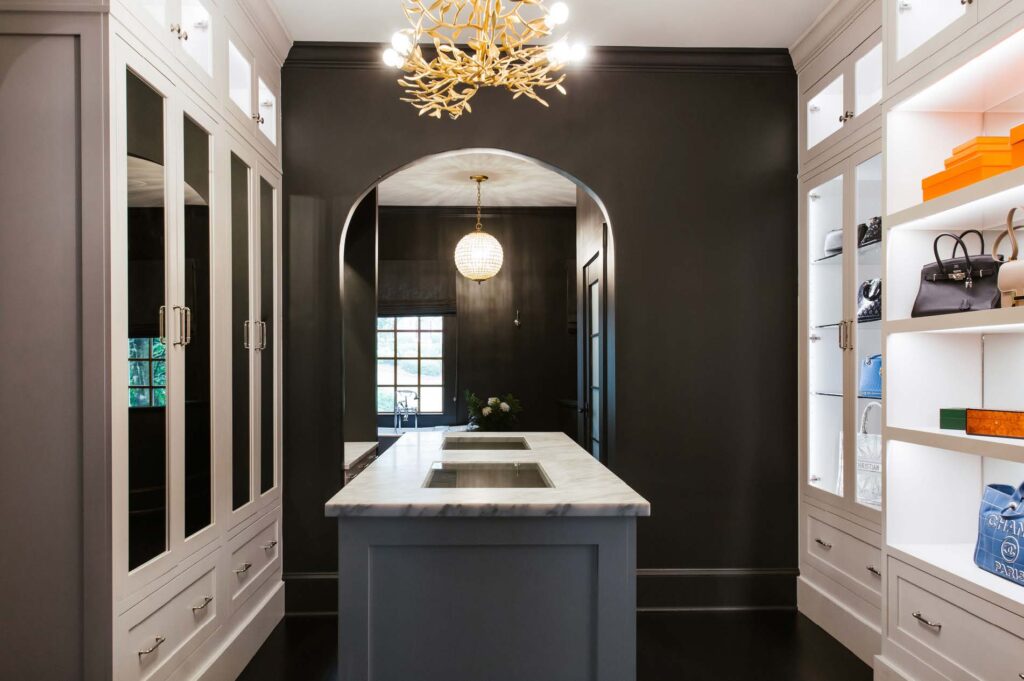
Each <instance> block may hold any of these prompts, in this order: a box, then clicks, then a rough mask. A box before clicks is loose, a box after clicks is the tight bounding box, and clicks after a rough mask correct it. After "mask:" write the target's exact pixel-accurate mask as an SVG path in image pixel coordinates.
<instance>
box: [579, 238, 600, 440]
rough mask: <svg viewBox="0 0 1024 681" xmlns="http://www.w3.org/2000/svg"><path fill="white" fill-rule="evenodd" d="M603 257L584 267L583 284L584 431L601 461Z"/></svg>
mask: <svg viewBox="0 0 1024 681" xmlns="http://www.w3.org/2000/svg"><path fill="white" fill-rule="evenodd" d="M602 257H603V254H601V253H599V254H598V255H597V256H595V257H594V259H593V260H591V261H590V262H589V263H588V264H587V266H586V267H584V268H583V285H584V287H585V288H584V291H585V297H584V304H585V306H586V307H585V312H584V314H585V315H586V328H585V331H586V334H585V340H584V355H585V357H586V366H585V367H584V378H583V383H584V387H585V391H586V392H585V395H584V399H585V406H584V413H585V417H586V418H585V419H584V421H585V424H584V430H583V438H584V441H586V442H587V443H588V447H587V449H588V450H589V451H590V453H591V455H593V457H594V458H595V459H600V458H601V449H602V442H603V441H604V421H603V418H604V414H603V413H602V411H603V410H602V409H601V406H602V398H603V390H604V378H603V375H604V323H603V320H604V316H603V313H604V301H603V296H602V291H601V286H602V285H603V283H604V281H603V280H604V265H603V262H602Z"/></svg>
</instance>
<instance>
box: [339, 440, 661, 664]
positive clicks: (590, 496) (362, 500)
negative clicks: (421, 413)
mask: <svg viewBox="0 0 1024 681" xmlns="http://www.w3.org/2000/svg"><path fill="white" fill-rule="evenodd" d="M444 435H445V434H444V433H416V434H408V435H405V436H403V437H402V438H401V439H400V440H399V441H398V443H396V444H395V445H394V446H392V447H391V449H389V450H388V451H387V452H386V453H385V454H384V455H383V456H381V457H380V459H378V460H377V461H375V462H374V463H373V464H372V465H371V466H370V467H369V468H367V470H366V471H365V472H364V473H363V474H362V475H360V476H359V477H358V478H356V479H355V480H354V481H353V482H352V483H351V484H350V485H349V486H347V487H345V488H344V489H343V490H342V491H341V492H339V493H338V494H337V495H336V496H335V497H334V498H332V499H331V500H330V501H329V502H328V503H327V506H326V513H327V515H329V516H336V517H337V518H338V552H339V556H338V579H339V582H338V599H339V609H338V614H339V620H338V638H339V649H338V654H339V674H340V675H339V678H340V679H341V681H413V680H415V681H633V680H634V679H635V678H636V543H635V537H636V518H637V517H638V516H646V515H650V505H649V504H648V503H647V501H646V500H644V499H643V498H642V497H640V496H639V495H638V494H636V492H634V491H633V490H632V489H630V488H629V487H628V486H627V485H626V484H625V483H624V482H622V481H621V480H619V479H618V478H617V477H616V476H615V475H613V474H612V473H611V472H610V471H608V469H607V468H605V467H604V466H602V465H601V464H600V463H599V462H597V461H596V460H594V459H593V458H592V457H591V456H590V455H589V454H587V452H585V451H584V450H582V449H581V448H580V447H579V446H578V445H576V443H575V442H573V441H572V440H571V439H570V438H569V437H567V436H565V435H563V434H561V433H504V434H501V436H498V437H500V438H501V441H500V442H497V441H495V440H494V439H493V438H494V437H495V436H494V435H492V434H491V435H489V434H487V433H460V434H458V435H457V436H456V435H449V442H447V443H446V442H445V441H444ZM474 438H476V440H475V442H478V443H479V448H478V449H475V448H474V446H475V442H474V441H473V439H474ZM502 447H509V449H504V448H502ZM482 485H486V486H482Z"/></svg>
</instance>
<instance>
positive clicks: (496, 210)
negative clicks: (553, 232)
mask: <svg viewBox="0 0 1024 681" xmlns="http://www.w3.org/2000/svg"><path fill="white" fill-rule="evenodd" d="M377 210H378V212H379V214H380V215H381V216H386V215H392V216H400V215H430V216H433V217H438V218H476V206H386V205H381V206H378V207H377ZM507 215H513V216H515V215H549V216H555V215H557V216H562V217H572V216H574V215H576V206H484V207H483V212H482V213H481V217H484V218H498V217H502V216H507Z"/></svg>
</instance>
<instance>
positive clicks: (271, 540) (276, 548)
mask: <svg viewBox="0 0 1024 681" xmlns="http://www.w3.org/2000/svg"><path fill="white" fill-rule="evenodd" d="M279 515H280V514H279V512H278V511H272V512H271V513H269V514H268V515H267V516H266V517H264V518H262V519H260V520H258V521H256V522H255V523H253V526H252V527H250V528H247V529H245V530H243V531H242V532H241V533H240V534H239V536H238V537H237V538H236V540H235V542H234V543H233V544H232V546H233V548H232V550H231V559H230V560H231V562H230V568H231V573H230V575H229V577H228V579H229V582H230V592H231V600H232V602H236V601H240V600H243V599H245V598H247V597H248V596H249V594H250V593H251V592H252V591H253V590H254V589H255V587H256V586H257V585H258V584H259V583H260V582H261V581H262V580H261V577H262V576H263V575H264V573H265V572H266V571H267V568H268V567H269V566H270V565H272V564H273V563H274V562H275V560H276V559H277V557H278V555H280V550H281V547H280V537H281V535H280V523H279V518H278V516H279Z"/></svg>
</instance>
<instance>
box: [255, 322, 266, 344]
mask: <svg viewBox="0 0 1024 681" xmlns="http://www.w3.org/2000/svg"><path fill="white" fill-rule="evenodd" d="M253 324H255V326H256V331H257V332H258V333H257V336H256V342H255V343H254V344H253V347H254V348H255V349H256V350H266V349H267V323H266V322H253Z"/></svg>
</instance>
